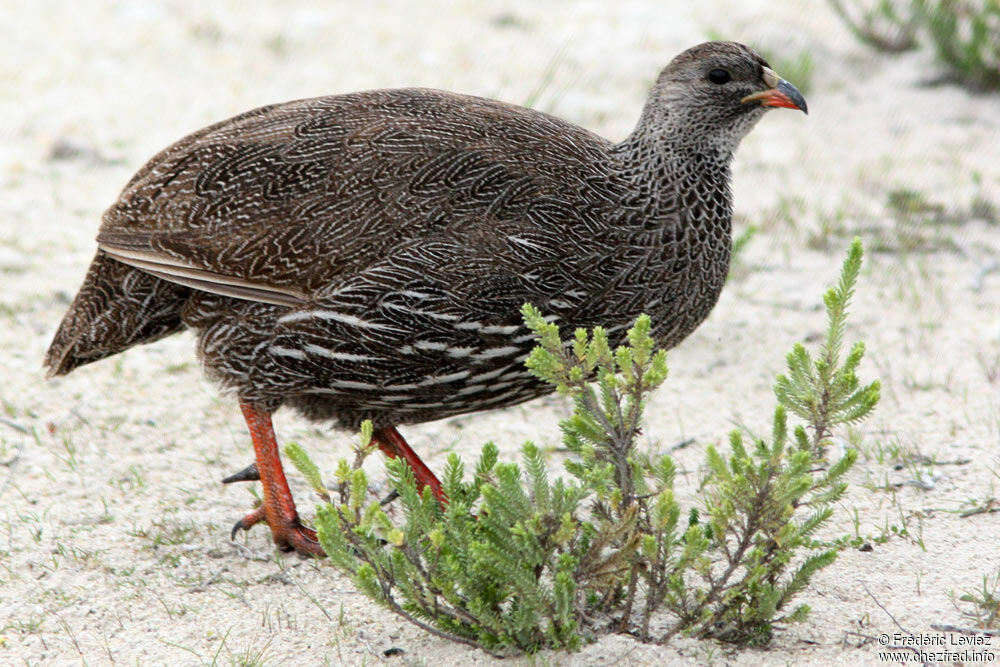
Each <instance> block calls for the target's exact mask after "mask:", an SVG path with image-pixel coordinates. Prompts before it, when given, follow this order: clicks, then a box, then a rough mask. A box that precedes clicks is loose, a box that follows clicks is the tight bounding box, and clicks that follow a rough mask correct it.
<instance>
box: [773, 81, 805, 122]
mask: <svg viewBox="0 0 1000 667" xmlns="http://www.w3.org/2000/svg"><path fill="white" fill-rule="evenodd" d="M776 88H777V89H778V90H779V91H780V92H781V93H782V94H783V95H784V96H785V97H787V98H788V99H789V100H791V101H792V103H793V104H794V105H795V106H796V108H798V109H799V111H801V112H802V113H804V114H806V115H807V116H808V115H809V107H808V105H807V104H806V98H805V97H803V96H802V93H800V92H799V89H798V88H796V87H795V86H793V85H792V84H790V83H788V82H787V81H785V80H784V79H782V80H781V81H779V82H778V85H777V86H776Z"/></svg>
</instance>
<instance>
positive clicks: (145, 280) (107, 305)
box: [44, 250, 191, 377]
mask: <svg viewBox="0 0 1000 667" xmlns="http://www.w3.org/2000/svg"><path fill="white" fill-rule="evenodd" d="M190 291H191V290H190V288H187V287H184V286H181V285H177V284H174V283H170V282H167V281H165V280H161V279H160V278H156V277H154V276H151V275H150V274H148V273H145V272H144V271H141V270H140V269H136V268H133V267H131V266H127V265H125V264H122V263H121V262H118V261H116V260H114V259H111V258H110V257H109V256H108V255H107V254H105V253H104V252H103V251H101V250H98V251H97V255H95V257H94V261H93V262H91V264H90V269H89V270H88V271H87V276H86V278H84V280H83V286H82V287H81V288H80V291H79V292H78V293H77V295H76V298H75V299H74V300H73V303H72V305H70V307H69V311H67V313H66V315H65V317H63V321H62V324H60V325H59V330H58V331H56V335H55V336H54V337H53V339H52V344H51V345H50V346H49V350H48V352H46V354H45V362H44V363H45V366H47V367H48V369H49V371H48V375H49V377H52V376H54V375H65V374H66V373H69V372H70V371H72V370H73V369H74V368H76V367H78V366H82V365H84V364H89V363H90V362H92V361H97V360H98V359H103V358H105V357H110V356H111V355H113V354H118V353H119V352H122V351H124V350H126V349H128V348H130V347H132V346H133V345H138V344H140V343H150V342H152V341H154V340H157V339H160V338H163V337H164V336H168V335H170V334H172V333H174V332H177V331H180V330H181V329H183V328H184V324H183V322H182V321H181V309H182V308H183V307H184V303H185V302H186V301H187V298H188V296H189V294H190Z"/></svg>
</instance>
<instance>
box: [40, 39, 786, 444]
mask: <svg viewBox="0 0 1000 667" xmlns="http://www.w3.org/2000/svg"><path fill="white" fill-rule="evenodd" d="M720 63H722V64H723V65H724V66H726V67H727V68H728V69H730V70H732V71H733V72H734V77H736V76H739V77H742V79H743V80H745V81H746V82H747V84H746V85H745V86H743V87H742V88H740V87H734V88H733V89H732V90H729V91H726V94H725V96H720V95H721V92H720V90H719V87H717V86H716V87H714V88H713V86H712V84H709V83H708V82H707V81H705V80H704V76H703V73H704V70H705V68H706V67H713V66H716V67H718V66H722V65H720ZM764 66H766V63H764V61H763V60H762V59H761V58H760V57H759V56H757V55H756V54H754V53H753V52H752V51H750V50H749V49H747V48H746V47H743V46H741V45H737V44H733V43H711V44H709V45H702V46H701V47H695V48H694V49H691V50H689V51H687V52H685V53H684V54H682V55H681V56H679V57H678V58H677V59H675V60H674V61H673V63H671V65H670V66H668V67H667V69H665V70H664V72H663V73H662V74H661V75H660V77H659V79H658V80H657V82H656V84H655V85H654V87H653V90H652V91H651V93H650V97H649V99H648V101H647V104H646V107H645V109H644V111H643V114H642V117H641V119H640V121H639V124H638V125H637V127H636V129H635V131H634V132H633V133H632V135H630V136H629V137H628V138H627V139H626V140H625V141H624V142H622V143H620V144H617V145H614V144H611V143H610V142H608V141H606V140H604V139H602V138H600V137H598V136H596V135H594V134H592V133H590V132H588V131H587V130H584V129H582V128H580V127H577V126H575V125H572V124H570V123H567V122H565V121H562V120H559V119H557V118H554V117H552V116H549V115H546V114H543V113H540V112H536V111H532V110H529V109H524V108H521V107H516V106H513V105H509V104H504V103H501V102H496V101H492V100H487V99H482V98H477V97H471V96H463V95H457V94H453V93H446V92H442V91H436V90H429V89H402V90H378V91H368V92H363V93H355V94H349V95H338V96H330V97H321V98H315V99H308V100H299V101H295V102H289V103H285V104H280V105H273V106H269V107H263V108H260V109H257V110H254V111H250V112H248V113H245V114H242V115H240V116H237V117H235V118H232V119H230V120H227V121H223V122H221V123H218V124H216V125H213V126H210V127H208V128H205V129H203V130H201V131H199V132H196V133H194V134H192V135H190V136H189V137H187V138H185V139H182V140H181V141H179V142H178V143H176V144H174V145H173V146H171V147H169V148H167V149H166V150H164V151H163V152H161V153H160V154H159V155H157V156H155V157H154V158H153V159H152V160H150V162H149V163H147V164H146V166H144V167H143V168H142V169H141V170H140V171H139V172H138V173H137V174H136V175H135V176H134V177H133V178H132V180H131V181H130V182H129V183H128V185H127V186H126V187H125V189H124V191H123V192H122V194H121V196H120V198H119V200H118V201H117V202H116V203H115V204H114V205H113V206H112V207H111V208H110V209H109V210H108V211H107V212H106V213H105V216H104V220H103V225H102V227H101V230H100V233H99V235H98V243H99V246H100V248H101V250H100V251H99V253H98V257H97V258H96V259H95V263H94V266H98V267H99V270H96V271H95V270H94V269H93V268H92V270H91V272H90V273H89V274H88V276H87V278H86V280H85V283H84V287H83V288H82V289H81V292H80V294H79V295H78V297H77V299H76V301H75V302H74V304H73V306H72V307H71V309H70V312H69V313H68V314H67V316H66V320H65V321H64V323H63V325H62V327H61V328H60V330H59V332H58V333H57V335H56V337H55V340H54V341H53V343H52V347H51V349H50V351H49V355H48V357H47V363H48V365H49V367H50V369H51V371H52V372H53V373H56V374H58V373H64V372H68V371H69V370H72V368H74V367H75V366H78V365H80V364H83V363H87V362H89V361H92V360H95V359H97V358H101V357H103V356H108V355H109V354H114V353H116V352H118V351H120V350H121V349H124V348H125V347H128V346H130V345H134V344H136V343H138V342H145V341H148V340H152V339H155V338H157V337H161V336H163V335H166V334H168V333H172V332H173V331H176V330H179V329H181V328H183V327H185V326H187V327H191V328H193V329H195V330H196V331H197V333H198V340H199V353H200V357H201V360H202V362H203V364H204V366H205V368H206V369H207V371H208V372H209V373H210V375H211V376H213V377H214V378H215V379H217V380H218V381H220V382H221V383H222V384H223V386H225V387H227V388H228V389H230V390H232V391H234V392H235V393H236V394H238V395H239V397H240V398H241V399H243V400H247V401H251V402H254V403H257V404H260V405H262V406H263V407H265V408H267V409H270V410H273V409H276V408H277V407H279V406H280V405H282V404H285V405H290V406H292V407H294V408H297V409H298V410H300V411H302V412H303V413H304V414H305V415H307V416H308V417H311V418H314V419H318V420H333V421H335V422H337V423H339V424H340V425H341V426H344V427H348V428H354V427H356V426H357V425H358V424H359V423H360V422H361V421H362V420H363V419H372V420H373V421H374V422H375V425H376V426H377V427H378V426H382V425H395V424H405V423H415V422H423V421H429V420H433V419H439V418H442V417H446V416H450V415H456V414H461V413H466V412H471V411H475V410H482V409H490V408H498V407H503V406H509V405H513V404H516V403H520V402H522V401H525V400H528V399H531V398H534V397H537V396H539V395H541V394H543V393H546V392H547V391H549V390H550V387H548V386H546V385H543V384H542V383H540V382H539V381H538V380H537V379H536V378H534V377H532V376H531V375H529V374H528V372H527V371H526V369H525V368H524V365H523V362H524V359H525V358H526V356H527V354H528V352H529V351H530V350H531V348H532V345H533V338H532V336H531V335H530V334H529V333H528V331H527V330H526V329H525V328H524V326H523V325H522V322H521V318H520V312H519V309H520V306H521V304H523V303H524V302H531V303H533V304H535V305H536V306H537V307H538V308H540V309H541V310H542V311H543V312H544V313H547V314H548V315H549V316H550V317H551V319H552V320H554V321H556V322H557V323H558V324H560V325H561V326H565V327H568V328H569V329H572V328H574V327H593V326H595V325H604V326H606V327H608V328H609V334H610V335H611V337H612V339H613V340H614V339H615V338H616V337H618V338H620V337H621V336H622V335H623V334H624V331H625V329H626V328H627V326H629V325H630V324H631V323H632V321H633V320H634V319H635V317H637V316H638V315H639V314H640V313H643V312H645V313H648V314H649V315H650V316H651V317H652V318H653V322H654V323H655V325H656V330H655V331H654V336H655V338H656V339H657V341H658V343H659V344H660V345H661V346H663V347H672V346H674V345H676V344H677V343H679V342H680V341H681V340H683V339H684V338H685V337H686V336H687V335H688V334H690V333H691V332H692V331H693V330H694V329H695V328H696V327H697V326H698V325H699V324H700V323H701V322H702V321H703V320H704V319H705V317H706V316H707V315H708V313H709V312H710V311H711V309H712V307H713V306H714V305H715V303H716V301H717V299H718V296H719V293H720V291H721V289H722V286H723V283H724V281H725V278H726V274H727V271H728V264H729V252H730V243H731V241H730V236H731V234H730V225H731V217H732V196H731V192H730V188H729V164H730V161H731V159H732V154H733V151H734V150H735V149H736V146H737V145H738V143H739V141H740V139H741V138H742V136H743V135H744V134H746V132H748V131H749V129H750V128H751V127H752V126H753V124H754V123H755V122H756V121H757V120H758V119H759V118H760V117H761V116H762V115H763V113H764V109H763V108H762V107H761V106H759V105H745V104H740V103H739V99H740V97H741V96H744V95H746V94H747V91H748V90H749V91H750V92H753V91H754V90H758V89H760V87H761V86H762V85H763V84H761V83H760V79H761V68H762V67H764ZM751 86H752V87H751ZM118 262H122V263H118ZM110 267H113V268H110ZM150 313H153V315H152V316H151V315H150ZM67 323H68V324H67ZM143 323H144V324H143ZM83 330H86V334H85V335H81V334H80V331H83Z"/></svg>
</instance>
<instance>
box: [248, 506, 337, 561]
mask: <svg viewBox="0 0 1000 667" xmlns="http://www.w3.org/2000/svg"><path fill="white" fill-rule="evenodd" d="M258 523H266V524H268V526H270V528H271V537H272V538H273V539H274V544H275V546H277V547H278V549H280V550H281V551H284V552H285V553H289V552H292V551H294V552H296V553H298V554H299V555H300V556H315V557H319V558H322V557H324V556H326V552H324V551H323V547H321V546H320V545H319V540H318V539H317V537H316V531H315V530H313V529H312V528H306V527H305V526H303V525H302V523H301V522H300V521H299V519H298V517H296V518H294V519H291V520H289V521H280V520H279V521H276V522H275V523H278V524H280V525H272V524H270V523H268V520H267V516H265V514H264V508H263V507H258V508H257V509H255V510H254V511H252V512H250V513H249V514H247V515H246V516H245V517H243V518H242V519H240V520H239V521H237V522H236V524H235V525H234V526H233V531H232V533H230V538H231V539H233V540H235V539H236V533H238V532H239V531H240V530H246V531H249V530H250V529H251V528H253V527H254V526H255V525H257V524H258Z"/></svg>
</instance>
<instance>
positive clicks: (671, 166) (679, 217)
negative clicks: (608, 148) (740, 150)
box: [614, 123, 733, 237]
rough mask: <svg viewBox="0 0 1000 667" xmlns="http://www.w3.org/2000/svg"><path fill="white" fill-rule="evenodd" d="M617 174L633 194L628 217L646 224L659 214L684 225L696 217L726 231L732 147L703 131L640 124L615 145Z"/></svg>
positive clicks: (728, 227) (728, 226) (729, 206)
mask: <svg viewBox="0 0 1000 667" xmlns="http://www.w3.org/2000/svg"><path fill="white" fill-rule="evenodd" d="M614 151H615V154H616V157H617V158H618V159H617V160H616V162H617V165H618V169H619V175H620V177H621V178H622V180H623V181H624V182H625V183H626V184H627V185H628V189H629V191H630V194H631V197H630V201H629V204H630V205H629V206H628V207H627V209H629V211H628V213H627V214H626V215H627V217H630V218H632V219H633V220H634V221H635V222H636V223H639V224H641V226H643V227H645V228H647V229H648V228H649V227H650V225H651V223H655V221H656V220H659V219H662V220H663V221H664V222H666V221H670V222H672V224H673V225H677V224H681V225H685V224H686V223H687V222H689V221H692V220H694V219H699V218H700V219H701V220H702V221H706V222H711V223H712V224H713V226H714V225H721V226H723V227H724V228H725V232H726V236H727V237H728V235H729V232H730V223H731V219H732V190H731V187H730V164H731V162H732V158H733V151H732V149H731V148H729V147H728V146H727V145H725V144H722V143H720V142H713V141H712V140H709V139H706V138H705V135H704V133H698V132H691V131H683V129H677V128H675V126H672V125H670V124H660V125H658V126H657V127H656V131H651V130H650V128H649V127H648V125H646V124H644V123H640V125H639V127H637V128H636V131H635V132H633V133H632V134H631V135H630V136H629V137H628V138H627V139H625V141H623V142H622V143H620V144H618V145H617V146H615V149H614Z"/></svg>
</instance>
